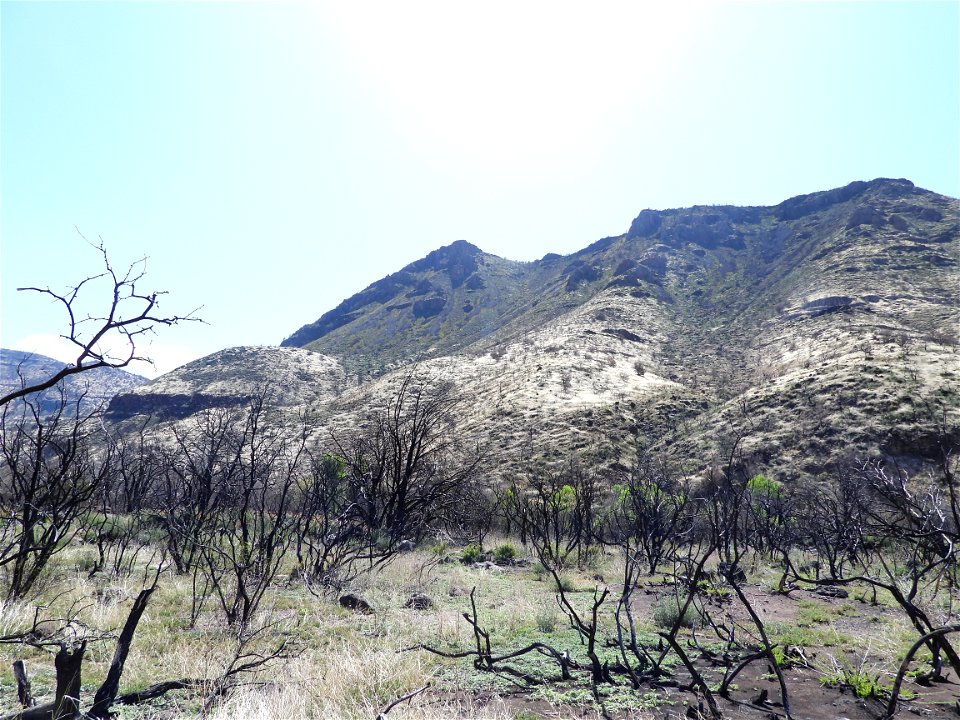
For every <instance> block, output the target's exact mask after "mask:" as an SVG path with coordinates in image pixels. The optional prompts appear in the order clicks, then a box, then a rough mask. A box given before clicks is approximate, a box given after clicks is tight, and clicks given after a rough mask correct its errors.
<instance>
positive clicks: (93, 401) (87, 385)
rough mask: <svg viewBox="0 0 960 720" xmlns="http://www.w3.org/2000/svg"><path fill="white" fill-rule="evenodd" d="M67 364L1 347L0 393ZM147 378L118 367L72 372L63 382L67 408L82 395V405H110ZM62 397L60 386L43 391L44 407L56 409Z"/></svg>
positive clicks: (50, 409)
mask: <svg viewBox="0 0 960 720" xmlns="http://www.w3.org/2000/svg"><path fill="white" fill-rule="evenodd" d="M64 367H66V363H63V362H60V361H59V360H54V359H53V358H51V357H47V356H46V355H38V354H36V353H25V352H21V351H19V350H8V349H7V348H3V349H0V394H6V393H8V392H12V391H14V390H19V389H20V388H21V387H23V386H24V385H32V384H34V383H38V382H42V381H44V380H46V379H47V378H49V377H52V376H53V375H55V374H56V373H57V372H59V371H60V370H61V369H62V368H64ZM145 382H147V379H146V378H145V377H142V376H140V375H135V374H133V373H129V372H127V371H125V370H119V369H116V368H97V369H96V370H90V371H87V372H83V373H79V374H77V375H70V376H68V377H67V378H65V379H64V381H63V385H62V387H63V390H64V395H63V398H64V400H65V401H66V403H67V412H68V413H69V412H72V410H71V408H70V406H71V405H74V408H73V410H75V409H76V408H75V403H76V402H77V400H80V399H81V398H82V401H83V403H82V408H83V409H86V410H92V409H94V408H96V407H99V406H106V404H107V403H109V402H110V400H111V399H112V398H113V397H114V396H115V395H118V394H121V393H128V392H130V391H131V390H133V389H134V388H136V387H138V386H139V385H142V384H143V383H145ZM60 398H61V396H60V393H59V391H58V389H57V388H51V389H49V390H47V391H46V392H44V393H43V394H42V397H41V401H40V402H41V407H42V408H43V409H44V410H45V411H46V412H50V411H52V410H56V409H57V408H59V407H60Z"/></svg>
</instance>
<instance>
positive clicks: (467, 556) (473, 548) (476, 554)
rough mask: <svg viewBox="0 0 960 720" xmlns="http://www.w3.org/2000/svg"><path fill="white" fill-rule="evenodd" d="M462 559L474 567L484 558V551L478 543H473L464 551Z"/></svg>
mask: <svg viewBox="0 0 960 720" xmlns="http://www.w3.org/2000/svg"><path fill="white" fill-rule="evenodd" d="M460 557H461V560H462V561H463V562H464V563H466V564H467V565H473V564H474V563H475V562H479V561H480V559H481V558H482V557H483V549H482V548H481V547H480V546H479V545H477V544H476V543H472V544H470V545H467V546H466V547H465V548H464V549H463V554H462V555H461V556H460Z"/></svg>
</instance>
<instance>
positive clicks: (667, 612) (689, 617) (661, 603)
mask: <svg viewBox="0 0 960 720" xmlns="http://www.w3.org/2000/svg"><path fill="white" fill-rule="evenodd" d="M686 602H687V599H686V598H685V597H675V596H673V595H670V596H669V597H664V598H661V599H660V600H657V602H656V603H655V604H654V606H653V608H652V616H653V622H654V624H655V625H656V626H657V627H662V628H672V627H673V626H674V625H675V624H676V622H677V618H679V617H680V610H681V608H682V607H683V605H684V604H685V603H686ZM696 615H697V611H696V609H695V608H694V607H693V603H691V604H690V606H689V607H688V608H687V611H686V613H684V616H683V621H682V622H681V623H680V627H685V628H692V627H694V626H695V625H696V622H697V617H696Z"/></svg>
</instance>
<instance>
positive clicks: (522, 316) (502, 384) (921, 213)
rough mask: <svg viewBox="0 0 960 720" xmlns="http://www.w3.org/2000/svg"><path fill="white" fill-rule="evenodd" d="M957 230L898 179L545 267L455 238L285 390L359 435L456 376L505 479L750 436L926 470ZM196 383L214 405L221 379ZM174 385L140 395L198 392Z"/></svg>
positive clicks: (944, 379)
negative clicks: (357, 420) (541, 463)
mask: <svg viewBox="0 0 960 720" xmlns="http://www.w3.org/2000/svg"><path fill="white" fill-rule="evenodd" d="M958 224H960V215H958V204H957V201H956V200H954V199H951V198H946V197H943V196H940V195H936V194H934V193H931V192H928V191H925V190H922V189H919V188H916V187H914V186H913V184H912V183H910V182H909V181H906V180H887V179H879V180H874V181H871V182H857V183H851V184H850V185H848V186H846V187H844V188H838V189H835V190H829V191H825V192H820V193H813V194H811V195H804V196H800V197H796V198H791V199H789V200H787V201H785V202H783V203H781V204H779V205H777V206H774V207H706V206H699V207H693V208H687V209H681V210H661V211H656V210H645V211H643V212H641V213H640V214H639V215H638V216H637V217H636V218H635V219H634V221H633V222H632V223H631V224H630V227H629V229H628V231H627V232H625V233H624V234H623V235H620V236H617V237H611V238H604V239H602V240H599V241H597V242H595V243H593V244H591V245H589V246H588V247H586V248H584V249H583V250H581V251H579V252H577V253H574V254H573V255H569V256H559V255H548V256H546V257H544V258H542V259H541V260H538V261H536V262H531V263H519V262H513V261H510V260H505V259H502V258H498V257H496V256H492V255H488V254H486V253H483V252H482V251H480V250H479V249H478V248H476V247H474V246H472V245H470V244H469V243H466V242H463V241H458V242H456V243H454V244H453V245H450V246H447V247H444V248H441V249H439V250H437V251H435V252H433V253H431V254H430V255H428V256H427V257H426V258H424V259H422V260H420V261H418V262H415V263H412V264H410V265H408V266H407V267H405V268H403V270H401V271H400V272H398V273H395V274H394V275H391V276H389V277H387V278H384V279H383V280H381V281H379V282H377V283H374V284H373V285H371V286H370V287H369V288H367V289H366V290H364V291H362V292H361V293H359V294H357V295H356V296H354V297H352V298H349V299H348V300H345V301H344V302H343V303H342V304H341V305H340V306H338V307H337V308H336V309H334V310H332V311H330V312H328V313H326V314H324V315H323V316H321V317H320V319H319V320H318V321H317V322H316V323H313V324H311V325H309V326H306V327H304V328H301V329H300V330H298V331H297V332H296V333H294V334H293V335H291V336H290V338H288V339H287V340H286V341H285V343H284V344H285V345H286V346H288V347H286V348H284V349H283V350H282V352H301V353H306V352H307V351H313V352H315V353H322V357H323V358H324V361H323V363H322V366H321V367H318V368H317V370H318V374H317V375H316V376H315V377H316V379H315V380H314V381H313V382H305V383H304V384H303V385H298V384H296V383H287V382H285V381H281V384H283V385H284V386H287V385H289V391H288V397H289V398H291V401H295V400H296V396H297V395H298V393H301V392H303V393H305V394H304V395H303V397H302V403H303V404H304V405H310V406H312V407H313V408H314V409H315V410H316V411H317V412H318V413H319V415H321V416H323V417H326V418H327V422H328V423H330V424H332V425H339V426H343V425H349V423H350V422H351V421H350V418H351V417H360V416H361V415H362V413H363V411H364V408H367V407H369V406H371V405H372V404H376V403H377V402H380V401H382V398H384V397H386V396H387V395H388V394H389V392H390V388H391V387H393V386H394V385H395V384H396V382H398V380H399V379H400V378H402V377H405V376H406V375H407V374H409V373H411V372H416V373H418V374H421V375H429V376H431V377H435V378H444V379H451V380H453V381H455V382H456V383H457V384H458V385H459V387H460V388H461V392H462V394H463V395H464V397H465V398H467V399H468V402H467V403H465V405H464V409H463V411H462V418H461V432H463V433H465V436H469V437H470V438H471V439H479V440H480V441H481V442H483V443H485V444H486V445H487V447H489V448H490V449H491V451H493V452H495V453H496V454H497V456H498V457H499V458H502V459H503V461H504V463H503V465H504V467H507V466H509V465H510V463H511V461H512V460H515V459H517V458H519V457H520V455H521V454H525V456H529V455H530V454H531V452H533V453H535V454H540V455H541V456H542V457H546V458H548V459H549V458H560V457H563V456H565V455H567V454H569V453H571V452H579V453H586V454H589V455H590V456H591V457H593V458H595V459H596V460H597V462H599V463H601V464H617V463H623V462H628V461H629V458H630V456H631V455H632V453H633V452H635V450H636V448H637V447H638V446H642V447H653V448H656V449H658V450H660V451H662V452H665V453H668V454H673V455H674V456H676V457H677V458H681V459H683V460H685V461H687V462H689V463H690V464H691V467H693V466H696V467H695V468H694V469H703V468H705V467H707V466H709V464H710V463H711V462H712V461H713V458H714V457H715V456H716V455H718V454H719V453H721V452H723V448H725V447H728V446H729V445H730V444H731V443H732V442H739V444H740V446H741V447H742V448H743V449H744V450H745V451H746V452H748V453H751V454H752V455H753V456H754V457H755V458H756V462H757V463H759V464H762V465H763V467H764V468H765V469H766V470H767V471H768V472H773V473H775V474H777V473H779V474H780V475H782V476H784V477H787V476H789V475H790V474H798V473H799V474H805V475H817V474H819V473H824V472H827V471H828V470H829V468H830V466H831V463H834V462H836V461H837V460H838V459H840V458H841V457H843V456H845V455H849V454H863V453H870V452H872V453H878V452H879V453H886V454H888V455H893V456H896V457H898V458H899V459H900V460H901V461H902V462H905V463H908V464H909V463H912V464H914V465H918V464H920V463H922V462H923V461H924V460H925V459H929V458H931V457H932V456H933V455H934V454H935V453H936V452H937V451H938V443H939V442H940V441H941V440H942V439H943V427H942V425H943V423H942V422H941V424H940V425H941V427H940V429H939V430H938V429H937V423H936V421H934V420H933V419H932V418H934V417H939V418H940V419H941V421H942V420H943V418H947V425H951V424H952V425H953V426H956V422H957V416H958V409H960V394H958V388H960V382H958V380H960V364H958V360H960V355H958V351H960V348H958V343H960V340H958V339H957V318H958V304H960V302H958V295H957V286H958V280H960V275H958V260H960V234H958ZM294 345H303V346H304V347H305V350H295V349H294V348H293V347H292V346H294ZM276 352H281V351H276ZM309 355H310V353H307V355H306V356H309ZM317 357H320V356H317ZM252 361H253V358H249V357H246V356H245V355H244V354H243V353H240V354H238V355H237V356H236V357H231V358H225V359H224V361H223V362H222V363H220V364H219V365H217V366H216V368H217V369H216V372H214V373H213V374H212V375H211V377H212V378H215V377H220V376H222V375H223V374H224V373H226V374H227V375H231V376H232V375H234V374H240V375H243V374H244V373H246V372H248V370H247V369H246V368H249V367H251V362H252ZM258 362H261V363H264V364H266V365H270V366H271V367H272V364H273V363H279V362H280V360H279V358H274V357H270V358H266V357H264V358H262V359H261V360H259V361H258ZM265 375H270V372H265ZM280 376H281V377H287V374H286V372H285V371H284V373H281V375H280ZM324 378H325V379H324ZM336 378H342V380H337V379H336ZM346 378H349V380H347V379H346ZM264 379H266V378H264ZM184 382H186V385H185V386H184V388H197V390H196V392H195V393H194V395H193V396H198V397H200V400H198V404H199V405H203V402H204V401H203V399H202V397H205V396H206V394H207V393H208V391H207V390H203V389H202V388H204V387H205V385H204V384H203V383H204V382H206V381H200V380H198V379H197V378H186V379H185V380H184ZM317 383H319V386H322V387H325V388H330V387H333V386H339V387H341V388H342V392H339V393H338V392H327V391H324V392H322V393H319V394H318V393H317V392H315V391H313V390H310V391H308V390H307V388H308V387H317V386H318V385H317ZM338 383H339V385H338ZM151 385H154V384H151ZM155 388H156V386H155V385H154V389H151V386H146V387H145V388H142V389H141V390H138V391H137V395H139V396H140V397H142V398H143V397H146V396H147V395H150V394H153V395H163V394H171V395H172V394H179V395H190V393H189V392H188V391H187V389H181V390H176V391H175V392H174V391H173V390H169V389H164V390H163V391H162V392H160V391H158V390H156V389H155ZM235 391H236V388H230V389H227V390H225V391H224V392H223V393H221V394H220V395H218V397H221V398H230V397H234V393H235ZM201 396H202V397H201ZM116 402H117V403H123V402H128V401H125V400H118V401H116ZM131 402H132V401H131ZM134 405H135V403H134ZM117 407H119V404H118V406H117ZM193 407H194V406H186V405H184V406H183V408H184V409H183V410H181V411H178V413H179V414H183V413H185V412H188V411H192V409H193ZM129 409H130V410H132V409H133V408H132V407H131V408H129ZM178 413H174V415H176V414H178ZM946 432H947V433H951V432H955V431H953V430H950V429H949V428H947V430H946ZM938 433H939V434H938Z"/></svg>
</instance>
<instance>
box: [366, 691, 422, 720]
mask: <svg viewBox="0 0 960 720" xmlns="http://www.w3.org/2000/svg"><path fill="white" fill-rule="evenodd" d="M428 687H430V683H427V684H426V685H424V686H423V687H422V688H420V689H419V690H414V691H413V692H408V693H407V694H406V695H403V696H402V697H398V698H397V699H396V700H394V701H393V702H392V703H390V704H389V705H387V706H386V707H385V708H384V709H383V711H382V712H380V714H378V715H377V720H386V718H387V713H388V712H390V711H391V710H393V709H394V708H395V707H396V706H397V705H399V704H400V703H404V702H408V701H410V700H412V699H413V698H415V697H416V696H417V695H419V694H420V693H422V692H424V691H425V690H426V689H427V688H428Z"/></svg>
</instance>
